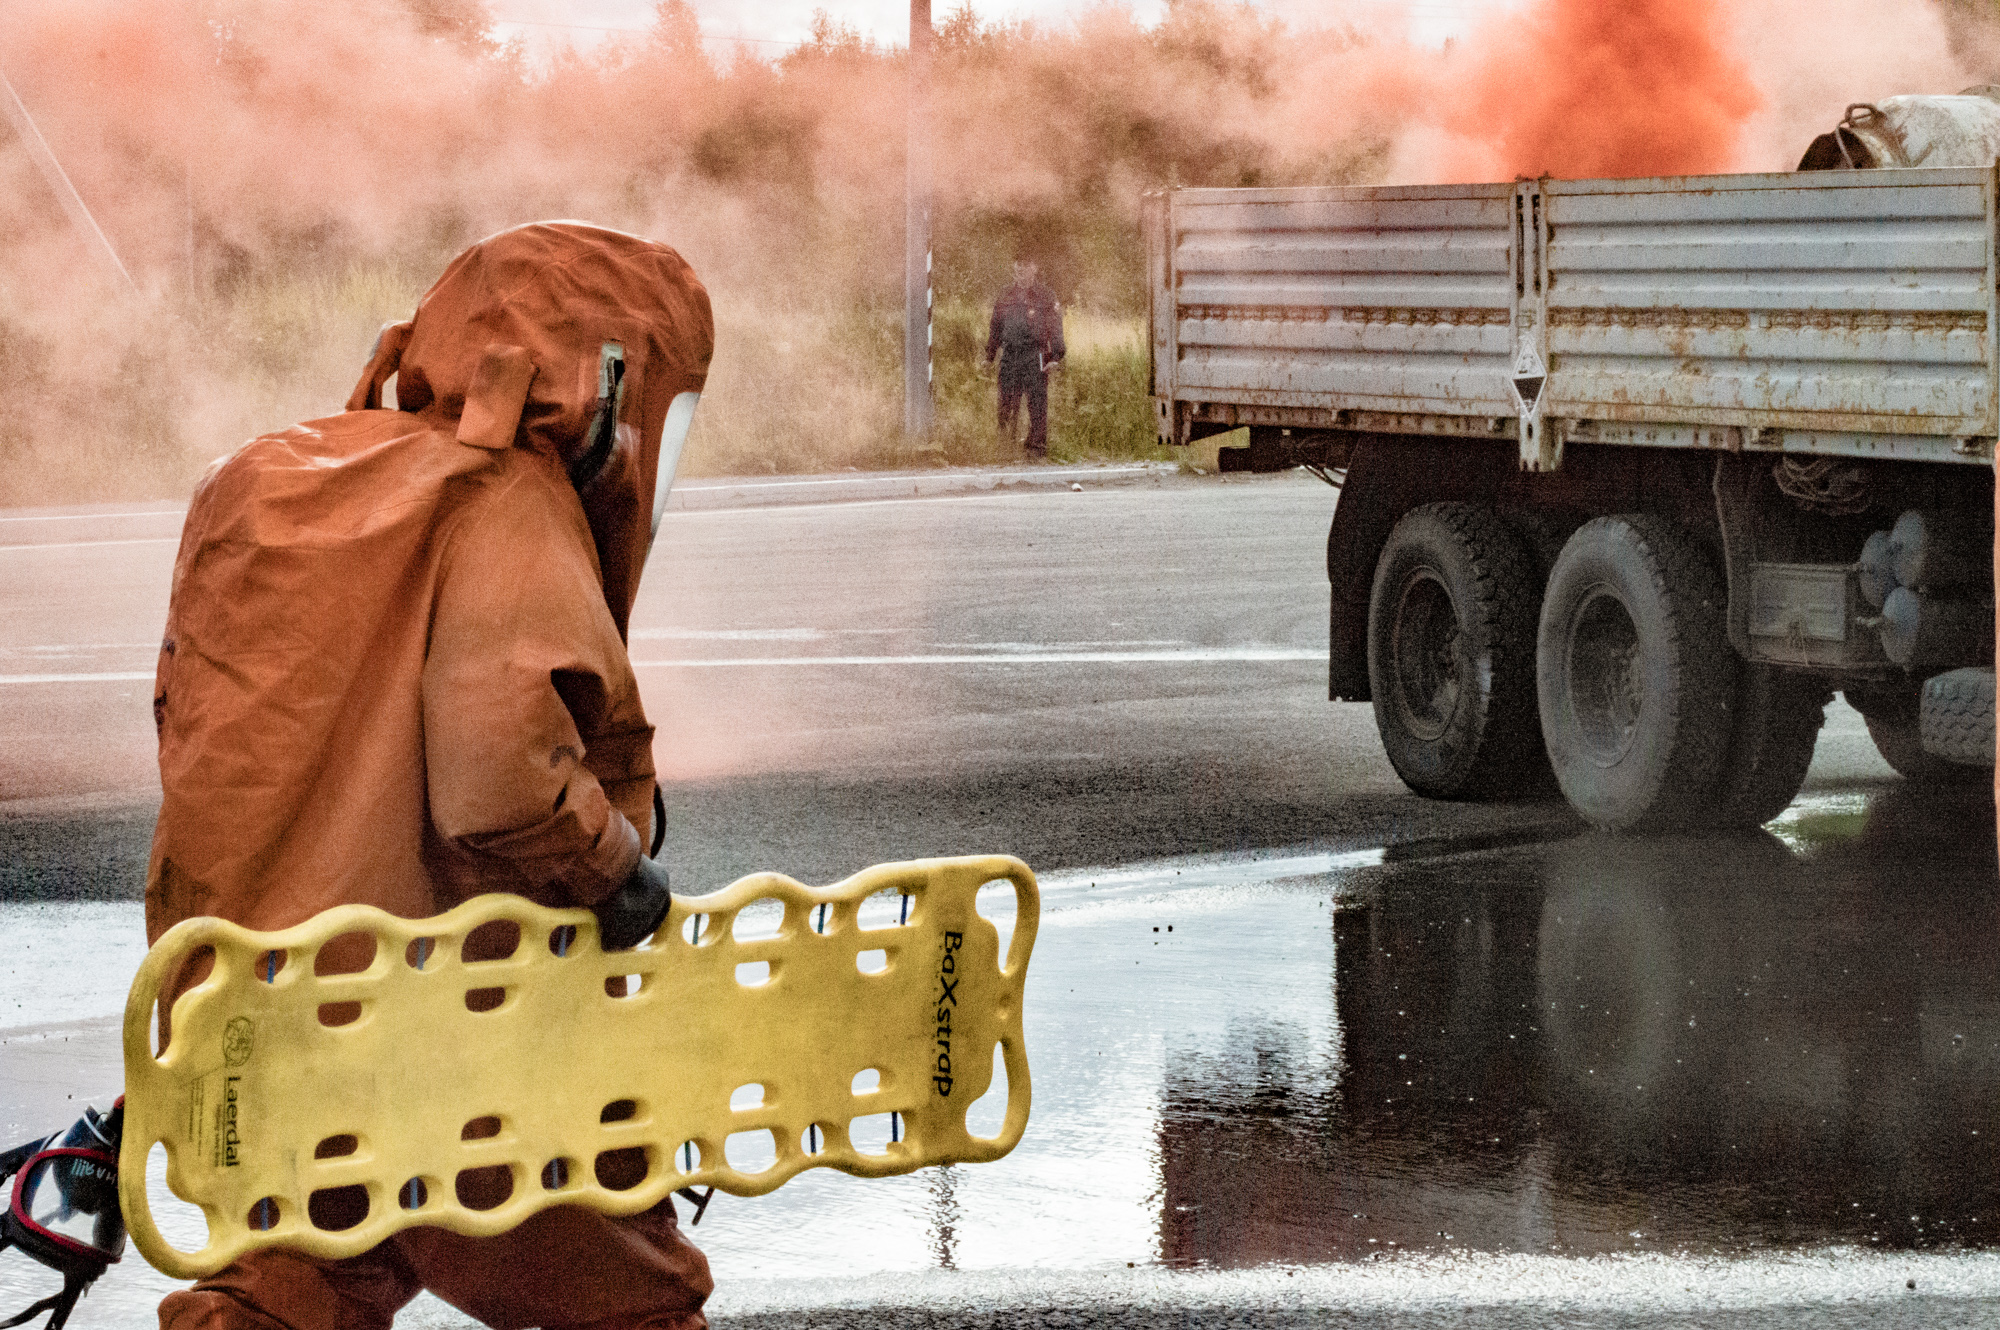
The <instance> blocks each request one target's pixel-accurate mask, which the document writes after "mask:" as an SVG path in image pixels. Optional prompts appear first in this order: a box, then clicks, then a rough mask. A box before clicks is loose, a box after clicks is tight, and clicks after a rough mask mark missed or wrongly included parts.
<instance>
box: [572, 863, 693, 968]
mask: <svg viewBox="0 0 2000 1330" xmlns="http://www.w3.org/2000/svg"><path fill="white" fill-rule="evenodd" d="M673 899H674V898H673V895H672V894H671V893H670V892H669V891H668V890H667V870H666V869H665V868H664V867H663V866H661V865H660V864H658V863H655V862H654V861H653V860H651V859H648V858H647V857H646V856H645V855H643V854H642V855H640V856H639V864H638V867H636V868H634V869H633V870H632V876H630V877H628V878H626V879H625V881H624V882H623V883H622V884H620V886H619V888H618V890H616V891H614V892H612V893H611V894H610V895H609V896H606V897H605V898H604V899H603V900H602V901H600V902H598V903H597V904H596V905H593V906H591V907H590V911H591V913H592V914H594V915H596V916H597V943H598V945H599V946H601V947H602V948H604V950H606V951H624V950H625V949H626V948H627V947H636V946H638V945H639V944H640V943H641V942H644V941H645V940H646V939H647V938H649V937H651V936H652V935H653V934H654V932H656V931H657V930H658V929H659V927H660V925H661V924H662V923H665V922H666V918H667V907H668V906H669V905H671V904H673Z"/></svg>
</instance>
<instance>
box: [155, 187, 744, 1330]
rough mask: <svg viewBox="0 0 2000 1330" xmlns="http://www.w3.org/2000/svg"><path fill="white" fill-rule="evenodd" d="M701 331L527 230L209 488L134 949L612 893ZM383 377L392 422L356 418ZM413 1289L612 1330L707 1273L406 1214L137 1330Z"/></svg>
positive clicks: (568, 1232) (184, 546)
mask: <svg viewBox="0 0 2000 1330" xmlns="http://www.w3.org/2000/svg"><path fill="white" fill-rule="evenodd" d="M713 344H714V324H713V319H712V317H711V314H710V310H709V304H708V297H707V293H706V292H705V291H704V290H703V289H702V286H701V284H700V283H699V282H698V281H697V280H696V278H695V276H694V274H693V272H692V271H691V270H690V269H689V268H688V266H687V264H686V263H685V262H684V261H683V260H682V259H681V258H680V256H679V255H678V254H676V253H675V252H674V251H672V250H670V249H668V248H666V247H664V246H661V245H657V244H654V243H652V242H650V241H646V240H642V239H639V238H637V237H633V236H629V235H624V234H621V233H618V232H613V231H606V230H602V229H599V228H596V227H590V226H584V225H580V224H576V223H566V222H565V223H545V224H537V225H532V226H524V227H520V228H517V229H515V230H511V231H506V232H503V233H501V234H500V235H497V236H494V237H492V238H490V239H488V240H486V241H483V242H481V243H480V244H478V245H475V246H474V247H473V248H472V249H470V250H468V251H466V252H465V253H464V254H462V255H460V256H459V257H458V258H457V259H456V260H454V261H453V263H452V264H451V266H450V267H449V268H448V269H447V270H446V271H445V273H444V275H443V276H442V277H441V278H440V279H439V280H438V282H437V284H436V285H435V286H433V287H432V288H431V289H430V291H429V292H428V293H426V294H425V296H424V298H423V300H422V301H421V302H420V303H419V305H418V307H417V312H416V315H415V317H414V318H413V319H412V320H411V321H410V322H409V323H402V324H395V325H392V326H390V327H389V328H387V329H385V330H384V331H383V334H382V337H381V339H380V341H379V342H378V343H377V346H376V350H375V354H374V356H373V358H372V359H371V361H370V363H369V365H368V367H367V370H366V372H365V373H364V375H363V377H362V380H361V382H360V384H359V385H358V386H357V387H356V388H355V391H354V396H353V397H352V398H351V399H350V400H349V402H348V409H347V411H346V412H345V413H344V414H341V415H338V416H333V417H329V418H326V419H322V420H314V421H309V422H306V423H305V424H302V425H297V426H294V427H292V428H290V429H286V430H280V431H278V432H276V433H273V434H267V435H264V436H262V437H261V438H258V439H254V440H252V441H251V442H250V443H248V444H246V445H245V446H244V447H243V448H241V449H240V450H238V451H237V452H236V453H234V454H232V455H231V456H229V457H227V458H225V459H223V460H222V461H220V462H218V463H217V464H216V465H215V466H214V467H213V468H212V469H211V470H210V471H209V473H208V474H207V475H206V476H205V477H204V478H203V479H202V481H201V483H200V485H199V486H198V487H197V490H196V492H195V496H194V500H193V502H192V504H191V505H190V507H189V510H188V517H187V523H186V527H185V529H184V531H183V534H182V538H181V546H180V552H179V554H178V556H177V558H176V561H175V565H174V576H173V591H172V600H171V604H170V607H169V611H168V617H167V630H166V636H165V640H164V641H163V643H162V645H161V651H160V664H159V674H158V681H157V685H156V687H155V690H154V715H155V720H156V722H157V725H158V728H159V737H160V778H161V784H162V786H163V790H164V800H163V803H162V806H161V810H160V819H159V825H158V830H157V831H156V833H155V836H154V841H153V853H152V860H151V864H150V866H149V869H148V875H147V884H146V931H147V937H148V940H149V941H154V940H157V939H158V938H159V936H160V935H161V934H162V933H163V932H165V931H166V930H167V929H168V928H170V927H172V926H173V925H174V924H176V923H178V922H180V921H181V920H183V919H186V918H190V917H193V916H197V915H217V916H220V917H222V918H225V919H229V920H233V921H234V922H236V923H240V924H243V925H246V926H248V927H251V928H255V929H263V930H269V929H280V928H286V927H289V926H291V925H294V924H297V923H300V922H302V921H304V920H306V919H308V918H310V917H312V916H313V915H315V914H317V913H319V912H320V911H322V910H325V909H327V908H329V907H331V906H335V905H341V904H348V903H362V904H368V905H374V906H379V907H380V908H382V909H385V910H387V911H389V912H391V913H393V914H397V915H401V916H403V917H406V918H422V917H427V916H429V915H433V914H437V913H440V912H442V911H444V910H446V909H449V908H451V907H452V906H454V905H456V904H458V903H459V902H461V901H463V900H465V899H467V898H469V897H471V896H474V895H478V894H481V893H484V892H493V891H505V892H513V893H516V894H519V895H521V896H525V897H528V898H529V899H531V900H534V901H537V902H540V903H542V904H545V905H557V906H569V905H576V906H592V907H598V908H600V909H602V908H603V907H604V904H605V902H606V901H607V899H608V898H612V897H613V896H614V895H615V893H617V892H618V891H619V889H620V885H621V883H625V882H627V881H628V879H631V878H633V877H634V875H635V873H636V872H637V870H638V866H639V864H640V861H641V857H642V856H641V848H642V847H641V837H642V835H645V834H649V833H650V831H651V825H652V810H653V796H654V792H655V786H654V773H653V762H652V737H653V729H652V726H651V725H649V724H648V723H647V721H646V717H645V713H644V710H643V708H642V707H641V705H640V699H639V691H638V686H637V683H636V681H635V679H634V677H633V673H632V667H631V662H630V660H629V659H628V657H627V655H626V647H625V636H626V628H627V620H628V617H629V615H630V613H631V609H632V602H633V598H634V596H635V595H636V593H637V590H638V583H639V576H640V572H641V570H642V568H643V566H644V563H645V559H646V553H647V550H648V547H649V545H650V542H651V534H652V517H653V500H654V486H655V479H656V470H657V468H658V466H659V452H660V440H661V432H662V427H663V424H664V422H665V420H666V418H667V415H668V408H669V406H670V405H671V404H672V403H673V402H674V400H675V398H676V397H677V396H679V395H680V394H682V393H688V392H699V391H700V389H701V386H702V383H703V380H704V378H705V376H706V374H707V371H708V362H709V356H710V353H711V351H712V349H713ZM392 375H393V376H394V377H395V380H396V398H397V401H398V404H399V406H400V408H401V409H400V410H385V409H382V407H381V398H382V392H383V388H384V386H385V385H386V384H387V382H388V381H389V379H390V377H391V376H392ZM661 908H662V909H663V908H664V906H663V905H662V907H661ZM371 945H372V944H371ZM368 959H369V958H368V956H367V955H365V954H363V955H356V956H351V957H343V956H340V955H338V954H334V953H333V952H332V951H331V950H329V951H328V952H323V953H322V955H321V959H320V962H319V963H320V965H321V967H322V968H323V969H325V968H334V969H339V968H353V969H359V968H362V967H363V966H365V965H366V964H367V963H368ZM198 978H199V976H198V975H197V974H195V973H189V974H187V975H185V976H183V978H182V981H181V983H180V984H179V985H177V986H176V991H181V990H184V988H185V987H186V986H187V985H188V984H191V983H193V982H195V981H197V980H198ZM170 1000H171V995H169V1001H170ZM165 1005H166V1004H163V1007H164V1006H165ZM420 1287H428V1288H430V1289H432V1290H433V1291H434V1292H436V1293H438V1294H439V1295H440V1296H442V1297H444V1298H445V1299H446V1300H447V1301H449V1302H451V1303H453V1304H454V1305H455V1306H457V1307H459V1308H460V1309H461V1310H463V1311H465V1312H467V1313H469V1314H470V1315H472V1316H475V1317H477V1318H478V1319H480V1320H481V1321H484V1322H485V1323H486V1324H488V1325H492V1326H495V1327H502V1328H503V1330H504V1328H506V1327H525V1326H531V1325H536V1326H581V1325H601V1326H603V1327H605V1330H610V1327H614V1326H617V1327H624V1326H639V1325H647V1326H653V1325H658V1326H699V1325H702V1324H704V1322H703V1320H702V1316H701V1312H700V1306H701V1303H702V1301H703V1299H704V1298H705V1297H706V1295H707V1293H708V1290H709V1288H710V1283H709V1278H708V1270H707V1263H706V1261H705V1260H704V1259H703V1257H702V1256H701V1254H700V1252H699V1251H697V1250H696V1249H695V1248H694V1247H693V1246H692V1245H691V1244H689V1243H687V1242H686V1241H685V1240H684V1239H683V1238H682V1237H681V1236H680V1234H679V1231H678V1228H677V1227H676V1225H675V1223H674V1219H673V1211H672V1202H671V1201H668V1202H663V1203H662V1205H661V1206H660V1207H658V1208H657V1209H656V1210H653V1211H648V1212H646V1213H645V1214H641V1215H637V1216H633V1217H631V1218H628V1219H610V1218H606V1217H604V1216H601V1215H597V1214H594V1213H591V1212H588V1211H584V1210H580V1209H576V1208H573V1207H564V1208H558V1209H553V1210H549V1211H545V1212H543V1213H542V1214H540V1215H537V1216H536V1217H535V1218H533V1219H531V1220H529V1221H528V1222H527V1223H525V1224H523V1225H522V1226H521V1227H520V1228H517V1229H516V1230H514V1231H513V1232H512V1233H509V1234H506V1235H504V1236H502V1237H498V1238H486V1239H471V1238H464V1237H460V1236H458V1235H455V1234H451V1233H447V1232H444V1231H442V1230H439V1229H432V1228H418V1229H413V1230H410V1231H408V1232H406V1233H404V1234H402V1235H400V1236H398V1237H396V1238H394V1239H392V1240H390V1241H389V1242H385V1243H384V1244H382V1246H380V1247H378V1248H376V1249H375V1250H374V1251H372V1252H370V1253H369V1254H367V1255H366V1256H363V1257H359V1258H356V1259H355V1260H351V1261H343V1262H337V1263H328V1262H322V1261H316V1260H312V1259H310V1258H307V1257H304V1256H301V1255H297V1254H295V1253H291V1252H288V1251H284V1250H276V1251H271V1252H267V1253H264V1254H261V1255H256V1256H252V1257H246V1258H245V1259H243V1260H242V1261H239V1262H238V1263H237V1264H235V1265H232V1266H230V1267H229V1268H228V1269H226V1270H224V1271H222V1272H221V1273H220V1274H218V1275H216V1276H215V1277H213V1278H212V1279H208V1280H204V1281H202V1282H201V1283H200V1284H198V1285H196V1286H195V1288H194V1289H192V1290H190V1291H187V1292H182V1293H176V1294H173V1295H171V1296H170V1297H169V1298H168V1299H167V1300H166V1302H165V1303H164V1304H163V1305H162V1307H161V1320H162V1324H163V1326H169V1327H174V1330H188V1328H191V1327H195V1326H210V1325H212V1326H246V1327H247V1326H257V1327H260V1330H268V1327H269V1326H270V1325H271V1323H272V1320H273V1319H275V1320H276V1321H277V1322H279V1323H282V1324H284V1325H287V1326H292V1327H296V1328H298V1330H319V1328H320V1327H325V1330H334V1327H336V1326H338V1327H341V1330H349V1328H350V1327H364V1326H369V1325H387V1324H388V1322H389V1319H390V1317H391V1316H392V1315H393V1314H394V1311H395V1309H396V1308H397V1307H399V1306H401V1305H402V1304H403V1303H405V1302H407V1301H408V1300H409V1299H410V1298H411V1297H414V1296H415V1294H416V1292H417V1291H418V1289H419V1288H420Z"/></svg>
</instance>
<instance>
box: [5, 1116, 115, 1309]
mask: <svg viewBox="0 0 2000 1330" xmlns="http://www.w3.org/2000/svg"><path fill="white" fill-rule="evenodd" d="M7 1230H8V1232H7V1236H8V1237H10V1238H12V1239H13V1240H14V1243H15V1245H17V1246H19V1247H20V1248H21V1249H22V1250H23V1251H25V1252H27V1253H28V1254H29V1255H30V1256H33V1257H34V1258H35V1259H37V1260H39V1261H41V1262H42V1263H43V1264H45V1265H52V1266H54V1267H55V1268H56V1269H58V1270H61V1271H63V1272H64V1273H65V1274H68V1273H69V1272H70V1269H71V1268H72V1267H74V1268H77V1269H79V1270H81V1271H83V1272H85V1273H89V1274H91V1275H92V1277H95V1275H96V1274H102V1273H103V1270H104V1267H105V1266H108V1265H110V1264H111V1263H112V1262H114V1261H116V1260H118V1259H119V1258H120V1257H122V1256H123V1255H124V1254H125V1217H124V1215H122V1214H121V1213H120V1212H119V1209H118V1157H117V1156H116V1155H112V1154H108V1153H106V1152H105V1151H102V1150H92V1149H85V1148H77V1147H61V1148H57V1149H53V1150H44V1151H42V1152H41V1153H40V1154H38V1155H36V1156H35V1157H34V1158H32V1159H30V1160H29V1161H28V1162H27V1164H26V1165H25V1166H24V1167H23V1168H22V1169H21V1171H20V1173H19V1174H18V1175H17V1176H16V1177H15V1179H14V1195H13V1197H12V1198H11V1200H10V1203H9V1205H8V1207H7Z"/></svg>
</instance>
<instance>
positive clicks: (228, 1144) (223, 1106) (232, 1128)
mask: <svg viewBox="0 0 2000 1330" xmlns="http://www.w3.org/2000/svg"><path fill="white" fill-rule="evenodd" d="M242 1079H243V1078H242V1077H241V1076H227V1077H224V1078H223V1082H222V1102H221V1103H219V1104H217V1105H216V1106H215V1163H216V1164H217V1165H219V1166H221V1167H224V1168H234V1167H236V1166H237V1165H238V1164H240V1163H242V1162H243V1161H242V1159H241V1158H240V1157H239V1152H240V1150H241V1149H242V1146H243V1138H242V1136H241V1135H239V1134H238V1132H237V1117H236V1115H237V1111H238V1109H239V1107H240V1105H239V1103H238V1100H237V1096H236V1083H237V1082H238V1081H240V1080H242Z"/></svg>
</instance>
